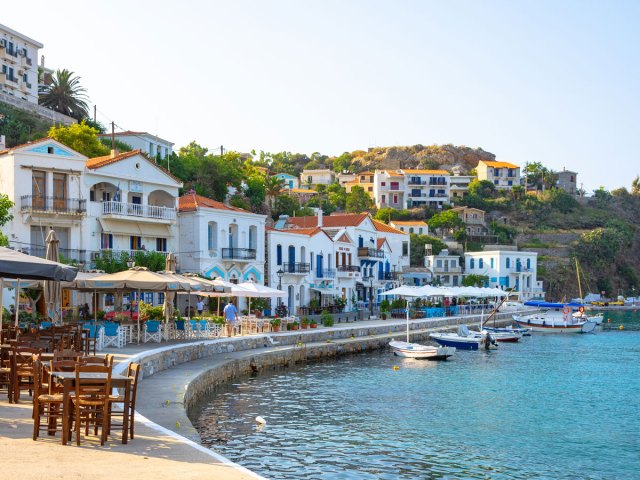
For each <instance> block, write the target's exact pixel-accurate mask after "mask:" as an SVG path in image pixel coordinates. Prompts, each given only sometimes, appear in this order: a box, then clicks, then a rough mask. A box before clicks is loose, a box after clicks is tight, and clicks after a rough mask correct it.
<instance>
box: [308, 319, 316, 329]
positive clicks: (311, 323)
mask: <svg viewBox="0 0 640 480" xmlns="http://www.w3.org/2000/svg"><path fill="white" fill-rule="evenodd" d="M309 322H310V323H309V328H318V322H317V321H316V320H309Z"/></svg>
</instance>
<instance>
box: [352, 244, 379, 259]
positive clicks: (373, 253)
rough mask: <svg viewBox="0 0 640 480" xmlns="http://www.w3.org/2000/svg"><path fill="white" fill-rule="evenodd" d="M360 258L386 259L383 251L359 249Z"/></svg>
mask: <svg viewBox="0 0 640 480" xmlns="http://www.w3.org/2000/svg"><path fill="white" fill-rule="evenodd" d="M358 257H360V258H367V257H368V258H384V252H383V251H382V250H376V249H375V248H367V247H363V248H358Z"/></svg>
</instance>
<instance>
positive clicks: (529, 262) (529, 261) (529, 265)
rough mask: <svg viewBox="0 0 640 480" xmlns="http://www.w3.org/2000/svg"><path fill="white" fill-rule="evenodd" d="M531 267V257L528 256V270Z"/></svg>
mask: <svg viewBox="0 0 640 480" xmlns="http://www.w3.org/2000/svg"><path fill="white" fill-rule="evenodd" d="M529 269H531V259H530V258H527V270H529Z"/></svg>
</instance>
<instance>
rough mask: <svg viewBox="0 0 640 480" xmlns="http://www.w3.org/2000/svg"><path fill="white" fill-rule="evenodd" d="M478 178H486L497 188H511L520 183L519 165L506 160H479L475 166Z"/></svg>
mask: <svg viewBox="0 0 640 480" xmlns="http://www.w3.org/2000/svg"><path fill="white" fill-rule="evenodd" d="M476 171H477V174H478V180H488V181H489V182H491V183H493V184H494V185H495V187H496V188H497V189H509V190H510V189H511V188H513V187H514V186H515V185H520V167H519V166H517V165H514V164H512V163H507V162H493V161H488V160H480V161H479V162H478V166H477V168H476Z"/></svg>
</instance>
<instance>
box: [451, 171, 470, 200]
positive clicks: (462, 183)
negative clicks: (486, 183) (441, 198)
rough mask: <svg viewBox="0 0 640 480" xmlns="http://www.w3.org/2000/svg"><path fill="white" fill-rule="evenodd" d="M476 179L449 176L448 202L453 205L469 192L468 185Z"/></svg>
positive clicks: (468, 176)
mask: <svg viewBox="0 0 640 480" xmlns="http://www.w3.org/2000/svg"><path fill="white" fill-rule="evenodd" d="M475 179H476V177H474V176H472V175H451V177H449V184H450V185H449V201H450V202H451V203H453V204H455V203H456V202H457V201H458V200H459V199H461V198H463V197H465V196H466V195H467V193H468V192H469V185H470V184H471V182H473V181H474V180H475Z"/></svg>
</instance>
